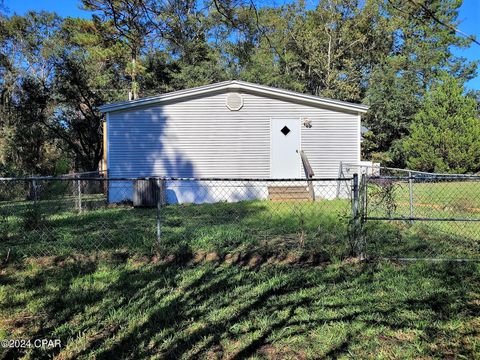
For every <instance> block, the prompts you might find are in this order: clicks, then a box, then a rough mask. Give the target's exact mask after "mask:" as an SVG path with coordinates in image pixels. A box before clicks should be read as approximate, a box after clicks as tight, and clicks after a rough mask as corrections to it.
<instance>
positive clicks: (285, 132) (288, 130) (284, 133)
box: [280, 126, 290, 136]
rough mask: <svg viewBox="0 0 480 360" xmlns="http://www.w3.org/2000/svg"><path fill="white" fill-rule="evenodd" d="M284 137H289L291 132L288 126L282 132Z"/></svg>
mask: <svg viewBox="0 0 480 360" xmlns="http://www.w3.org/2000/svg"><path fill="white" fill-rule="evenodd" d="M280 131H281V132H282V134H283V135H285V136H287V135H288V133H289V132H290V129H289V128H288V127H287V126H284V127H283V128H282V130H280Z"/></svg>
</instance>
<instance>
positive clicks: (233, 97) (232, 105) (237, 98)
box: [226, 93, 243, 111]
mask: <svg viewBox="0 0 480 360" xmlns="http://www.w3.org/2000/svg"><path fill="white" fill-rule="evenodd" d="M226 105H227V108H229V109H230V110H232V111H237V110H240V109H241V108H242V106H243V98H242V95H240V94H237V93H231V94H228V95H227V100H226Z"/></svg>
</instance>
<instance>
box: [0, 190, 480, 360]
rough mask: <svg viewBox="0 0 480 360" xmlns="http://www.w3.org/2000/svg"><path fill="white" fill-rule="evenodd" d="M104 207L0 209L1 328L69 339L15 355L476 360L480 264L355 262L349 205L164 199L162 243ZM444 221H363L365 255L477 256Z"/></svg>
mask: <svg viewBox="0 0 480 360" xmlns="http://www.w3.org/2000/svg"><path fill="white" fill-rule="evenodd" d="M102 202H103V199H101V198H99V197H92V198H91V199H85V202H84V210H83V212H82V213H78V212H76V211H72V210H73V209H74V205H75V200H74V199H73V198H72V199H68V198H63V199H62V200H59V199H56V200H55V199H48V200H43V201H39V202H38V203H37V204H36V205H35V206H34V207H32V206H31V204H28V203H26V202H24V201H18V202H14V203H12V202H4V203H2V204H0V215H2V217H1V219H2V220H1V221H3V222H2V223H1V226H2V227H1V228H0V229H1V231H2V242H1V244H0V256H1V259H5V257H6V255H7V254H9V261H8V262H6V263H3V264H2V266H1V269H0V334H1V335H0V339H5V338H10V339H13V338H15V339H40V338H42V339H44V338H48V339H60V340H61V342H62V347H61V348H54V349H3V357H4V358H20V357H24V358H30V359H41V358H52V357H55V356H56V357H57V358H59V359H65V358H72V359H74V358H84V359H91V358H97V359H102V358H104V359H116V358H129V359H137V358H171V359H177V358H190V359H197V358H209V359H210V358H225V359H234V358H236V359H243V358H270V359H278V358H280V359H316V358H322V357H326V358H338V357H343V358H379V359H384V358H389V359H390V358H445V357H451V358H478V357H480V335H479V332H478V329H479V326H480V316H479V314H480V290H479V289H480V264H479V263H466V264H465V263H449V262H445V263H425V262H417V263H412V264H408V265H400V264H396V263H394V262H387V261H376V260H371V261H369V262H358V261H357V259H356V258H354V257H352V244H351V239H349V221H350V206H351V205H350V203H349V202H348V201H345V200H334V201H326V200H322V201H317V202H315V203H312V202H299V203H296V202H284V203H276V202H268V201H249V202H240V203H235V204H229V203H218V204H204V205H180V206H179V205H175V206H166V207H163V208H162V210H161V222H162V226H161V232H162V234H161V241H160V242H159V243H158V242H157V238H156V211H155V209H134V208H131V207H129V206H113V207H105V206H104V204H103V203H102ZM39 214H41V215H39ZM427 225H428V224H427ZM437 230H438V229H437ZM437 230H435V229H431V228H428V227H424V226H423V225H422V223H415V224H414V225H413V226H412V225H409V224H408V223H404V222H403V223H400V224H391V223H385V222H382V223H376V222H368V223H367V224H366V228H365V233H364V235H365V240H366V243H367V245H366V250H367V254H368V255H371V256H373V258H375V257H376V256H405V257H408V256H427V255H435V256H439V255H440V256H439V257H441V256H445V255H447V256H454V257H469V258H473V259H478V249H477V248H476V247H475V246H476V245H475V244H478V243H475V242H474V241H473V240H472V239H470V238H466V237H464V236H453V235H450V234H447V235H446V234H445V233H444V232H443V231H440V230H441V229H440V230H438V231H437ZM432 249H433V251H434V253H432V252H431V251H432Z"/></svg>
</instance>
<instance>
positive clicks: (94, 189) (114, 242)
mask: <svg viewBox="0 0 480 360" xmlns="http://www.w3.org/2000/svg"><path fill="white" fill-rule="evenodd" d="M312 187H313V191H314V197H312V194H311V188H312ZM339 187H340V189H341V192H340V196H337V195H338V188H339ZM351 189H352V178H344V179H309V180H308V181H307V179H277V180H272V179H217V178H215V179H213V178H208V179H206V178H202V179H197V178H195V179H184V178H115V179H108V178H103V177H73V178H72V177H70V176H69V177H57V178H15V179H1V180H0V238H1V242H0V256H2V257H5V256H7V254H8V256H14V255H15V256H48V255H63V254H68V255H71V254H76V253H91V252H98V251H115V250H122V251H123V250H125V251H132V252H138V253H144V254H153V253H155V254H160V255H161V256H176V257H188V256H192V254H194V253H196V252H197V251H211V252H217V253H225V252H239V251H240V252H241V251H259V252H263V253H264V254H269V253H272V254H273V253H275V254H280V253H282V254H287V253H289V252H292V251H294V252H297V253H299V254H301V255H302V256H315V257H316V258H318V259H327V258H333V257H342V256H348V255H349V254H351V251H352V249H353V246H352V245H351V244H350V243H349V240H348V239H349V227H350V225H351V211H352V210H351V209H352V203H351ZM352 241H353V240H352Z"/></svg>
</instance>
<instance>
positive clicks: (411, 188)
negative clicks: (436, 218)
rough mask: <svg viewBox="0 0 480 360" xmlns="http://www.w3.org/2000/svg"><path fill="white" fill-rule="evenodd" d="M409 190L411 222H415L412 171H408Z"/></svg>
mask: <svg viewBox="0 0 480 360" xmlns="http://www.w3.org/2000/svg"><path fill="white" fill-rule="evenodd" d="M408 190H409V192H410V224H413V220H411V219H412V218H413V179H412V172H411V171H409V172H408Z"/></svg>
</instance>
